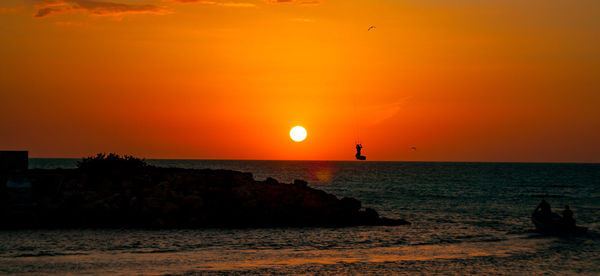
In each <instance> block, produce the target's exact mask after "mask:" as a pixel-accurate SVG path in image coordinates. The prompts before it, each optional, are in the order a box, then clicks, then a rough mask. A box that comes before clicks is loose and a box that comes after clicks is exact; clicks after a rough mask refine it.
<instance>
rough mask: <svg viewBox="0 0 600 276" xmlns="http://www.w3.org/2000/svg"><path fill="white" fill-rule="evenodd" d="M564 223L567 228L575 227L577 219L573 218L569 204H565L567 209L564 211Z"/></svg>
mask: <svg viewBox="0 0 600 276" xmlns="http://www.w3.org/2000/svg"><path fill="white" fill-rule="evenodd" d="M562 224H563V226H564V227H565V228H566V230H571V229H573V228H575V219H574V218H573V211H571V208H570V207H569V205H565V210H564V211H563V212H562Z"/></svg>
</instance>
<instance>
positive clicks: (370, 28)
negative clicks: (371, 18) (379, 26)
mask: <svg viewBox="0 0 600 276" xmlns="http://www.w3.org/2000/svg"><path fill="white" fill-rule="evenodd" d="M372 29H375V26H371V27H369V29H367V31H370V30H372Z"/></svg>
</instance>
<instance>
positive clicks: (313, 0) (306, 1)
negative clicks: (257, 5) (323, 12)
mask: <svg viewBox="0 0 600 276" xmlns="http://www.w3.org/2000/svg"><path fill="white" fill-rule="evenodd" d="M265 1H266V2H267V3H270V4H295V5H306V6H310V5H319V4H321V1H319V0H265Z"/></svg>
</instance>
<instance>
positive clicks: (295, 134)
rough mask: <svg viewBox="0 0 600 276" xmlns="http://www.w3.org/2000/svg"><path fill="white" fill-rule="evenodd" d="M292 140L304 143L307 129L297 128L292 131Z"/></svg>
mask: <svg viewBox="0 0 600 276" xmlns="http://www.w3.org/2000/svg"><path fill="white" fill-rule="evenodd" d="M290 138H292V140H294V141H296V142H302V141H304V139H306V129H304V128H303V127H301V126H295V127H293V128H292V130H290Z"/></svg>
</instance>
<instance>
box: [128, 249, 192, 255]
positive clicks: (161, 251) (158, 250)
mask: <svg viewBox="0 0 600 276" xmlns="http://www.w3.org/2000/svg"><path fill="white" fill-rule="evenodd" d="M182 251H184V250H178V249H156V250H148V251H142V250H136V251H131V253H137V254H155V253H176V252H182Z"/></svg>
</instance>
